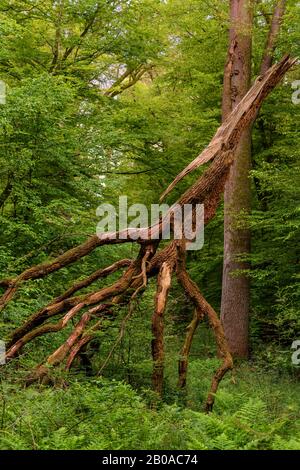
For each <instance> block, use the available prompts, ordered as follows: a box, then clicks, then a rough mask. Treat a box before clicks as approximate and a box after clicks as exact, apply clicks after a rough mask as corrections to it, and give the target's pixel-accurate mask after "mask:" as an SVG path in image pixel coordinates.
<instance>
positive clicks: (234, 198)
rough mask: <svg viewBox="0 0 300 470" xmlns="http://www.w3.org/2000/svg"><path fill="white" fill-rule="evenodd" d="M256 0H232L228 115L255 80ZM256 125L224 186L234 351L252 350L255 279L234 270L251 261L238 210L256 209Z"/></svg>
mask: <svg viewBox="0 0 300 470" xmlns="http://www.w3.org/2000/svg"><path fill="white" fill-rule="evenodd" d="M286 3H287V2H286V0H277V3H276V4H275V7H274V13H273V17H272V21H271V23H270V30H269V34H268V38H267V41H266V45H265V50H264V54H263V57H262V61H261V67H260V74H261V75H263V74H265V73H266V72H267V70H268V69H269V68H270V67H271V65H272V62H273V58H274V57H273V56H274V51H275V47H276V41H277V37H278V34H279V32H280V26H281V22H282V19H283V16H284V13H285V8H286ZM252 10H253V1H250V0H231V11H230V14H231V28H230V46H229V51H228V61H227V63H226V67H225V75H224V91H223V108H222V111H223V120H224V119H226V117H227V116H228V114H229V113H230V112H231V111H232V109H234V107H235V106H236V105H237V104H238V103H239V102H240V101H241V99H242V98H243V96H244V94H245V93H246V92H247V91H248V88H249V86H250V81H251V45H252V32H251V29H252V21H253V11H252ZM250 168H251V127H249V128H248V129H246V130H245V132H244V135H243V136H242V138H241V141H240V144H239V146H238V148H237V150H236V158H235V161H234V163H233V165H232V167H231V170H230V175H229V178H228V180H227V183H226V185H225V192H224V204H225V214H224V263H223V283H222V304H221V321H222V324H223V327H224V331H225V335H226V338H227V341H228V344H229V348H230V351H231V353H232V354H233V355H235V356H238V357H244V358H246V357H247V356H248V350H249V346H248V342H249V338H248V337H249V334H248V325H249V307H250V281H249V279H248V278H247V276H246V275H243V274H239V275H235V276H234V275H233V273H234V271H237V270H242V269H247V268H249V265H248V263H247V262H246V261H242V260H239V259H238V258H239V257H240V258H241V257H244V258H245V257H247V255H248V254H249V253H250V231H249V230H247V229H245V228H244V229H241V228H238V227H237V221H238V217H239V214H241V213H244V214H247V213H249V212H250V210H251V188H250V179H249V170H250Z"/></svg>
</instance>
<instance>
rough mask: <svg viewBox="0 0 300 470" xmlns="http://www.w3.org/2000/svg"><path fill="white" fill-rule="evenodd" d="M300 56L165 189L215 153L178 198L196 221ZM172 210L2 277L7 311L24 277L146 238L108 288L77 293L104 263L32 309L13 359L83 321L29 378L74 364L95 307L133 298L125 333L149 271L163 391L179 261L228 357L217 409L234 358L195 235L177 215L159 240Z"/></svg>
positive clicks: (254, 93)
mask: <svg viewBox="0 0 300 470" xmlns="http://www.w3.org/2000/svg"><path fill="white" fill-rule="evenodd" d="M295 62H296V61H295V60H293V59H290V58H289V57H285V58H283V59H282V61H281V62H279V63H278V64H276V65H274V66H273V67H271V68H270V69H269V70H268V72H267V73H266V74H265V75H264V76H263V77H259V78H258V79H257V80H256V82H255V84H254V85H253V87H252V88H251V89H250V90H249V92H248V93H247V95H246V96H245V97H244V98H243V100H242V101H241V102H240V103H239V104H238V105H237V107H236V108H235V109H234V110H233V111H232V113H231V114H230V115H229V116H228V118H227V119H226V121H225V122H224V123H223V124H222V126H221V127H220V128H219V129H218V131H217V133H216V135H215V137H214V138H213V139H212V141H211V143H210V145H209V146H208V147H207V148H206V149H205V150H204V152H203V153H202V154H201V155H200V156H199V157H197V158H196V159H195V160H194V161H193V162H192V163H191V164H190V165H188V167H187V168H186V169H185V170H183V172H181V173H180V175H178V177H176V179H175V180H174V181H173V183H171V185H170V186H169V187H168V188H167V190H166V191H165V193H164V194H163V197H164V196H165V195H166V194H168V193H169V192H170V191H171V189H172V188H173V187H174V186H175V184H177V182H179V181H180V180H181V179H182V178H183V177H184V176H185V175H187V174H188V173H190V172H191V171H193V170H194V169H196V168H198V167H199V165H201V164H203V163H206V162H208V161H210V160H213V161H212V163H211V165H210V166H209V168H208V169H207V170H206V171H205V172H204V173H203V175H202V176H200V177H199V178H198V180H197V181H196V182H195V183H194V185H193V186H192V187H190V188H189V189H187V191H186V192H185V193H184V194H183V195H182V196H181V197H180V198H179V200H178V201H177V204H178V205H179V206H181V207H183V206H184V205H185V204H191V205H192V207H193V211H192V218H193V221H194V222H195V218H196V205H197V204H204V209H205V216H204V222H205V223H208V222H209V221H210V220H211V219H212V218H213V217H214V215H215V212H216V209H217V207H218V204H219V201H220V199H221V196H222V193H223V190H224V185H225V182H226V179H227V177H228V172H229V169H230V165H231V164H232V162H233V159H234V152H235V149H236V147H237V145H238V142H239V139H240V136H241V135H242V133H243V131H244V130H245V129H246V128H247V126H249V125H251V124H252V123H253V121H254V119H255V117H256V115H257V111H258V109H259V107H260V106H261V104H262V102H263V100H264V99H265V97H266V96H267V95H268V94H269V93H270V92H271V90H272V89H273V88H274V87H275V86H276V85H277V84H278V83H279V82H280V80H281V79H282V78H283V76H284V75H285V73H286V72H287V71H288V70H289V69H290V68H291V67H292V66H293V65H294V63H295ZM170 215H172V208H171V209H170V211H169V213H168V214H167V215H166V216H165V217H170ZM165 217H163V218H161V219H160V220H159V221H158V222H157V223H156V224H154V225H153V226H151V227H146V228H139V229H126V230H123V231H122V232H116V233H104V234H101V235H99V236H98V235H94V236H93V237H90V238H89V239H88V240H87V241H85V242H84V243H82V244H81V245H79V246H77V247H75V248H72V249H71V250H69V251H67V252H66V253H64V254H63V255H61V256H59V257H58V258H56V259H54V260H53V261H50V262H45V263H42V264H39V265H37V266H33V267H31V268H29V269H26V270H25V271H24V272H23V273H21V274H20V275H19V276H17V277H16V278H12V279H4V280H3V281H0V286H2V287H4V288H5V287H6V291H5V292H4V294H3V295H2V297H1V298H0V310H1V309H3V308H4V307H5V306H6V305H7V303H8V302H9V301H11V300H12V298H13V297H14V294H15V293H16V291H17V290H18V288H19V286H20V285H21V284H22V283H23V282H26V281H29V280H33V279H38V278H43V277H45V276H47V275H48V274H50V273H53V272H55V271H58V270H60V269H61V268H63V267H66V266H68V265H70V264H72V263H74V262H76V261H78V260H80V259H81V258H83V257H84V256H87V255H88V254H90V253H92V252H93V251H94V250H95V249H96V248H97V247H99V246H101V245H105V244H117V243H126V242H130V243H138V244H139V245H140V251H139V254H138V256H137V258H136V259H135V260H134V261H132V262H130V261H129V260H122V261H120V262H119V264H117V263H116V264H115V265H113V266H112V267H110V268H107V269H106V274H109V273H110V272H114V271H115V270H116V269H119V268H121V267H125V266H127V267H128V268H127V270H126V271H125V272H124V273H123V275H122V276H121V278H120V279H119V280H118V281H116V282H115V283H114V284H112V285H110V286H106V287H103V288H102V289H100V290H98V291H96V292H90V293H88V294H84V295H78V296H73V294H74V293H75V292H77V291H79V290H80V289H82V288H83V287H87V286H89V285H91V283H92V282H94V280H96V279H98V278H100V277H103V276H102V274H103V270H102V271H97V272H96V273H94V274H93V275H91V276H90V277H89V278H87V279H86V280H84V281H81V282H80V283H77V284H75V285H74V286H73V287H71V288H70V289H68V290H67V291H66V292H65V293H64V294H62V295H61V296H59V297H58V298H56V299H55V300H54V301H52V302H51V303H50V304H49V305H48V306H46V307H44V308H43V309H41V310H40V311H39V312H37V313H36V314H34V315H32V316H31V317H30V318H29V320H28V321H27V322H25V323H24V325H21V326H20V327H19V328H18V329H17V330H15V332H13V333H12V335H11V338H10V342H9V346H10V347H9V350H8V356H7V357H8V358H9V359H11V358H12V357H14V356H16V355H17V354H18V352H19V351H20V349H21V348H22V347H23V346H24V345H25V344H28V341H27V340H28V339H29V340H31V339H33V338H34V337H37V336H39V334H38V333H40V332H41V331H42V332H43V334H44V333H47V332H51V331H54V330H55V329H56V328H57V329H58V330H60V329H61V327H63V325H64V324H65V322H66V321H67V320H68V319H70V318H72V317H73V316H75V315H77V314H78V313H79V312H80V314H81V318H80V319H79V320H78V322H77V324H76V326H75V327H74V330H73V332H72V333H71V335H70V336H69V338H68V339H67V341H66V342H65V343H64V344H63V345H62V346H61V347H60V348H58V349H57V350H56V351H54V352H53V353H52V354H50V356H49V357H48V359H46V362H45V363H44V364H42V365H40V366H38V367H37V368H36V369H35V370H34V372H33V374H32V375H31V377H30V378H29V379H28V383H32V382H34V381H37V380H38V381H44V382H45V381H46V382H49V381H51V380H50V378H49V371H50V370H51V367H55V366H58V365H60V364H62V363H63V362H64V361H65V359H66V357H67V356H68V355H69V358H67V364H66V366H65V368H66V369H67V370H68V369H69V368H70V366H71V364H72V362H73V360H74V358H75V357H76V355H77V354H78V352H79V351H80V349H81V347H82V345H84V344H86V343H87V342H88V340H89V339H91V338H92V335H88V334H87V336H86V337H85V336H84V332H85V329H86V327H87V325H89V327H90V328H93V327H95V328H96V326H95V325H97V322H99V318H97V315H96V314H97V313H98V314H99V313H100V315H101V312H102V313H104V312H105V310H106V308H108V307H109V308H113V306H114V305H118V304H120V303H122V302H127V303H128V302H129V305H131V307H130V311H129V314H128V315H127V317H125V319H124V322H123V324H122V325H123V326H122V331H121V332H120V334H124V329H125V325H126V321H127V320H129V319H130V317H131V313H132V310H131V308H132V303H131V302H132V298H135V297H137V296H138V295H140V294H141V293H142V292H143V290H144V289H146V287H147V280H148V279H149V278H150V277H154V276H158V282H157V294H156V301H155V312H154V315H153V334H154V338H153V343H152V346H153V359H154V372H153V385H154V388H155V390H156V391H157V392H158V393H159V394H161V393H162V388H163V387H162V382H163V355H164V347H163V323H162V316H163V314H164V312H165V308H166V301H167V294H168V290H169V289H170V286H171V282H172V271H173V268H175V266H176V273H177V277H178V280H179V282H180V284H181V285H182V287H183V288H184V290H185V291H186V293H187V294H188V296H189V297H190V298H191V301H192V302H193V303H194V305H195V308H196V311H197V312H198V314H199V315H201V316H202V315H203V316H207V318H208V321H209V323H210V326H211V328H212V329H213V331H214V335H215V339H216V343H217V346H218V350H219V353H220V354H221V358H222V364H221V366H220V367H219V369H218V370H217V371H216V372H215V374H214V376H213V380H212V385H211V389H210V391H209V395H208V398H207V403H206V410H207V411H210V410H211V409H212V406H213V402H214V397H215V393H216V391H217V389H218V386H219V383H220V381H221V379H222V377H223V376H224V374H225V373H226V371H227V370H229V369H230V368H231V367H232V358H231V355H230V352H229V349H228V345H227V342H226V339H225V336H224V332H223V328H222V325H221V322H220V320H219V318H218V315H217V314H216V312H215V311H214V310H213V309H212V307H211V306H210V305H209V304H208V303H207V302H206V300H205V299H204V298H203V296H202V295H201V293H200V291H199V289H198V287H197V286H196V284H195V283H194V282H193V280H192V279H191V278H190V276H189V274H188V272H187V270H186V266H185V254H186V253H185V252H186V248H187V247H188V245H189V243H190V242H192V241H193V239H192V238H191V239H184V236H183V235H184V234H183V233H181V234H179V235H178V234H177V233H176V237H175V236H174V217H173V218H172V217H170V220H171V233H172V234H173V238H174V239H173V240H172V241H170V243H169V244H168V245H167V246H166V247H165V248H163V249H161V250H159V242H160V239H161V238H162V230H163V224H164V220H165ZM180 235H181V236H180ZM104 271H105V270H104ZM70 295H71V296H70ZM60 314H62V315H63V318H62V320H60V321H58V323H57V324H56V325H53V324H52V323H47V322H48V321H49V320H50V319H52V318H53V316H57V315H60ZM93 321H95V322H96V323H94V325H92V324H91V323H92V322H93ZM194 323H195V325H194V326H193V328H192V333H193V329H195V326H196V322H194ZM57 325H58V326H57ZM39 328H42V330H40V331H39ZM46 330H47V331H46ZM28 335H29V336H28ZM84 338H85V339H84ZM192 339H193V334H191V335H190V336H189V337H188V338H187V342H186V344H185V346H186V347H185V349H184V361H185V362H184V367H183V369H184V370H183V371H182V372H181V374H182V375H181V378H180V382H181V383H182V384H183V383H185V381H186V370H187V365H188V352H189V349H190V347H191V342H192Z"/></svg>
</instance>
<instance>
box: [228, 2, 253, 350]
mask: <svg viewBox="0 0 300 470" xmlns="http://www.w3.org/2000/svg"><path fill="white" fill-rule="evenodd" d="M230 15H231V27H230V43H229V51H228V60H227V63H226V66H225V75H224V91H223V107H222V112H223V120H225V119H226V118H227V116H228V115H229V114H230V112H231V111H232V110H233V109H234V108H235V107H236V105H237V104H238V103H239V102H240V101H241V100H242V98H243V97H244V95H245V94H246V93H247V91H248V89H249V87H250V83H251V50H252V23H253V1H252V0H251V1H250V0H231V2H230ZM250 168H251V129H250V128H248V129H246V130H245V131H244V133H243V135H242V137H241V140H240V143H239V145H238V147H237V150H236V157H235V160H234V163H233V165H232V167H231V169H230V174H229V178H228V180H227V182H226V185H225V192H224V205H225V209H224V210H225V213H224V263H223V283H222V303H221V320H222V323H223V327H224V330H225V335H226V338H227V341H228V343H229V348H230V351H231V353H232V354H233V355H235V356H239V357H244V358H246V357H247V356H248V324H249V304H250V282H249V279H248V278H247V276H246V275H244V274H239V275H234V272H235V271H237V270H243V269H247V268H248V267H249V265H248V263H247V262H246V261H243V260H241V259H240V257H245V256H247V255H248V254H249V252H250V231H249V230H248V229H246V228H240V227H238V226H237V225H238V224H237V222H238V219H239V217H240V214H241V213H249V212H250V209H251V188H250V180H249V170H250Z"/></svg>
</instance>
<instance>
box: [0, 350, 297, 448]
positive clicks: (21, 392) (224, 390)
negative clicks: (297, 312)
mask: <svg viewBox="0 0 300 470" xmlns="http://www.w3.org/2000/svg"><path fill="white" fill-rule="evenodd" d="M216 365H217V360H216V359H206V360H203V359H195V360H193V361H191V363H190V368H189V385H188V392H187V396H186V397H184V398H183V397H180V396H178V394H177V396H176V393H175V392H174V390H175V387H173V386H172V383H171V381H170V382H168V386H167V387H166V389H167V390H169V392H167V393H168V396H167V399H166V401H165V402H164V403H162V402H159V401H158V402H157V403H156V406H154V407H153V392H151V390H149V389H147V388H145V389H143V388H141V390H139V391H138V392H137V391H135V390H133V388H132V387H131V386H130V385H128V384H126V383H125V382H122V381H118V380H111V379H110V380H109V379H107V378H102V377H101V378H97V377H90V378H86V377H83V376H80V375H78V374H76V375H75V374H73V375H71V377H68V385H67V386H66V387H65V388H62V387H56V388H49V387H42V386H35V387H30V388H27V389H24V388H23V387H22V386H21V382H20V381H18V380H17V381H16V380H15V379H14V382H12V381H11V380H10V379H9V377H8V376H7V377H5V378H4V377H2V380H1V395H2V405H1V407H2V409H0V449H35V450H36V449H66V450H67V449H98V450H100V449H104V450H105V449H112V450H115V449H126V450H129V449H134V450H138V449H145V450H150V449H157V450H158V449H163V450H167V449H179V450H183V449H194V450H196V449H200V450H202V449H203V450H205V449H208V450H210V449H251V450H254V449H300V382H299V377H297V375H298V371H297V370H296V371H295V373H294V374H292V375H291V374H289V373H286V372H279V371H278V370H276V369H272V368H271V367H270V365H269V364H268V363H267V362H265V364H264V365H262V363H261V361H257V362H255V361H253V362H251V363H241V364H239V365H238V366H237V367H236V368H235V370H234V373H233V374H228V375H227V377H226V378H225V379H224V380H223V382H222V384H221V386H220V390H219V391H218V394H217V399H216V404H215V407H214V411H213V413H211V414H209V415H207V414H205V413H203V412H202V410H201V407H202V402H203V400H204V399H205V394H206V392H207V389H208V385H209V381H210V378H211V370H212V367H214V366H216ZM20 374H21V375H22V373H21V372H20Z"/></svg>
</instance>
